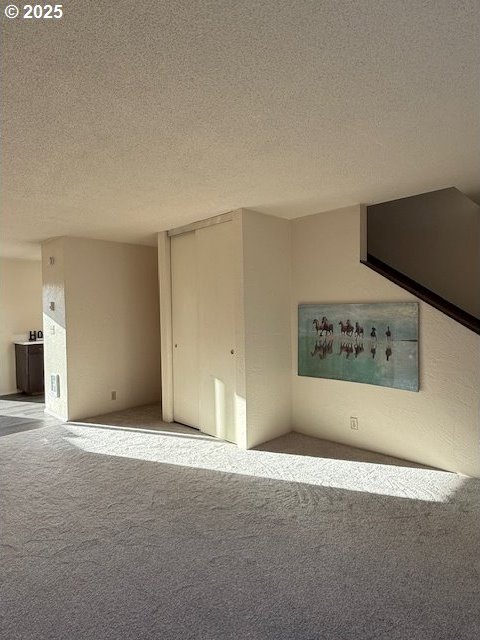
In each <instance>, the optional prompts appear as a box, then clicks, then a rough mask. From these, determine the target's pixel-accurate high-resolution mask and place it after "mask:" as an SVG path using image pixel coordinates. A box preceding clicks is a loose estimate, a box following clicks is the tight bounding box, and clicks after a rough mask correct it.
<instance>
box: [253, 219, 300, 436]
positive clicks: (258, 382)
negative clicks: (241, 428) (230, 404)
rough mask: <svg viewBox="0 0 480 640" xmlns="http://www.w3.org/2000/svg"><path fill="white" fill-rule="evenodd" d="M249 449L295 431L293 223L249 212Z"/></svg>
mask: <svg viewBox="0 0 480 640" xmlns="http://www.w3.org/2000/svg"><path fill="white" fill-rule="evenodd" d="M242 233H243V265H244V273H243V286H244V313H245V324H244V331H245V385H246V412H247V417H246V418H247V419H246V425H247V447H248V448H250V447H253V446H256V445H258V444H260V443H262V442H265V441H267V440H271V439H272V438H275V437H277V436H280V435H283V434H285V433H288V432H289V431H291V428H292V426H291V327H290V278H291V241H290V222H289V221H288V220H284V219H281V218H276V217H272V216H267V215H264V214H260V213H257V212H255V211H248V210H243V215H242Z"/></svg>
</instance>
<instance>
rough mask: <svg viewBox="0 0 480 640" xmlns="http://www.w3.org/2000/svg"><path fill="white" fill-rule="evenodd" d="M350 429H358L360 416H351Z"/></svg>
mask: <svg viewBox="0 0 480 640" xmlns="http://www.w3.org/2000/svg"><path fill="white" fill-rule="evenodd" d="M350 429H353V430H354V431H358V418H356V417H355V416H350Z"/></svg>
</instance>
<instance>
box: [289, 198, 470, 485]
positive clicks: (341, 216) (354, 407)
mask: <svg viewBox="0 0 480 640" xmlns="http://www.w3.org/2000/svg"><path fill="white" fill-rule="evenodd" d="M359 217H360V207H357V206H355V207H350V208H347V209H342V210H337V211H331V212H328V213H322V214H319V215H315V216H308V217H305V218H299V219H296V220H293V221H292V256H293V273H292V292H293V299H292V336H293V349H292V351H293V362H292V366H293V386H292V402H293V428H294V429H295V430H296V431H299V432H302V433H306V434H309V435H314V436H318V437H321V438H327V439H330V440H334V441H337V442H341V443H346V444H351V445H354V446H358V447H362V448H365V449H372V450H374V451H380V452H383V453H387V454H391V455H394V456H398V457H400V458H405V459H410V460H415V461H418V462H422V463H425V464H429V465H432V466H438V467H441V468H444V469H449V470H452V471H458V472H462V473H466V474H471V475H477V476H478V475H480V456H479V435H480V434H479V409H480V402H479V398H480V394H479V389H478V382H479V380H480V337H479V336H478V335H476V334H474V333H473V332H472V331H469V330H468V329H466V328H465V327H463V326H462V325H460V324H458V323H457V322H455V321H453V320H451V319H450V318H448V317H447V316H445V315H444V314H442V313H440V312H439V311H437V310H435V309H433V308H432V307H430V306H429V305H427V304H426V303H423V302H420V339H419V348H420V391H419V392H418V393H413V392H408V391H402V390H398V389H390V388H384V387H376V386H371V385H366V384H357V383H352V382H343V381H335V380H324V379H315V378H307V377H299V376H298V375H297V373H296V372H297V306H298V304H299V303H308V302H311V303H314V302H397V301H405V300H415V298H414V297H413V296H412V295H411V294H409V293H408V292H406V291H404V290H403V289H401V288H399V287H397V286H396V285H394V284H393V283H391V282H389V281H388V280H386V279H385V278H383V277H381V276H380V275H378V274H377V273H375V272H374V271H372V270H370V269H368V267H365V266H364V265H362V264H360V262H359V246H360V237H359V229H360V222H359ZM350 416H357V417H358V419H359V430H358V431H352V430H351V429H350V425H349V417H350Z"/></svg>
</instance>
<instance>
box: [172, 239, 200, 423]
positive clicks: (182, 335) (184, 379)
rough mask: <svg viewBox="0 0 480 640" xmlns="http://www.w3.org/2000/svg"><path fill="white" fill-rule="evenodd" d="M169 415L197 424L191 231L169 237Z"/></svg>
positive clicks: (194, 246)
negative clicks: (171, 378) (171, 342)
mask: <svg viewBox="0 0 480 640" xmlns="http://www.w3.org/2000/svg"><path fill="white" fill-rule="evenodd" d="M170 255H171V277H172V326H173V335H172V339H173V417H174V420H175V421H176V422H181V423H182V424H187V425H190V426H191V427H196V428H198V427H199V425H200V418H199V409H198V386H199V361H198V334H199V330H198V320H199V318H198V260H197V243H196V239H195V232H193V231H191V232H190V233H184V234H182V235H178V236H175V237H173V238H171V245H170Z"/></svg>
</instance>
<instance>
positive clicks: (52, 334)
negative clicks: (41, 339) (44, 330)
mask: <svg viewBox="0 0 480 640" xmlns="http://www.w3.org/2000/svg"><path fill="white" fill-rule="evenodd" d="M50 335H51V336H54V335H55V325H54V324H52V326H51V327H50Z"/></svg>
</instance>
